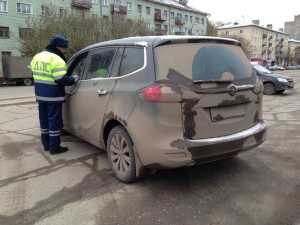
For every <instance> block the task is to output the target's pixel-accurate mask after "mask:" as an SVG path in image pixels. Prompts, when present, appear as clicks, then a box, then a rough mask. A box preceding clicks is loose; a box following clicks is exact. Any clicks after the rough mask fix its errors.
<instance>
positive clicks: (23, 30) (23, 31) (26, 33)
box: [19, 28, 29, 40]
mask: <svg viewBox="0 0 300 225" xmlns="http://www.w3.org/2000/svg"><path fill="white" fill-rule="evenodd" d="M19 37H20V39H23V40H24V39H28V37H29V29H28V28H19Z"/></svg>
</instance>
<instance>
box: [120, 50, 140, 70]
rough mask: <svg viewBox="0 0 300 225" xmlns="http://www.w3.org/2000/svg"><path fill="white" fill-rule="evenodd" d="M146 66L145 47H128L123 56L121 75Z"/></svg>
mask: <svg viewBox="0 0 300 225" xmlns="http://www.w3.org/2000/svg"><path fill="white" fill-rule="evenodd" d="M143 66H144V48H142V47H127V48H125V51H124V54H123V56H122V63H121V68H120V76H123V75H126V74H129V73H132V72H134V71H137V70H138V69H141V68H142V67H143Z"/></svg>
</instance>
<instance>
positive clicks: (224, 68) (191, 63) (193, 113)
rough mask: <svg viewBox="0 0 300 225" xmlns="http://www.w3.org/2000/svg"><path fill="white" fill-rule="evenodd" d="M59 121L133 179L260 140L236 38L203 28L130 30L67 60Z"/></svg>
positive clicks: (249, 78)
mask: <svg viewBox="0 0 300 225" xmlns="http://www.w3.org/2000/svg"><path fill="white" fill-rule="evenodd" d="M68 67H69V71H68V73H69V74H72V75H73V74H77V75H79V77H80V81H79V82H78V83H77V84H76V85H74V86H70V87H66V93H67V102H66V103H65V104H64V108H63V115H64V124H65V127H64V129H65V130H67V131H69V132H71V133H72V134H74V135H76V136H78V137H80V138H82V139H84V140H86V141H87V142H89V143H91V144H93V145H95V146H97V147H99V148H101V149H104V150H106V151H107V154H108V159H109V161H110V164H111V168H112V170H113V173H114V175H115V177H116V178H117V179H119V180H120V181H122V182H126V183H129V182H134V181H136V180H138V179H139V178H141V177H144V176H145V175H147V174H149V173H151V172H152V171H155V170H157V169H170V168H177V167H184V166H192V165H196V164H199V163H204V162H210V161H214V160H220V159H224V158H227V157H231V156H235V155H237V154H238V153H240V152H242V151H244V150H248V149H252V148H254V147H256V146H257V145H259V144H261V143H262V142H263V141H264V140H265V139H266V130H267V127H266V124H265V123H264V121H263V118H262V103H263V92H262V91H263V86H262V83H261V82H260V80H259V79H258V78H257V76H256V72H255V71H254V70H253V68H252V66H251V65H250V62H249V60H248V59H247V57H246V55H245V54H244V52H243V50H242V48H241V45H240V43H239V42H237V41H235V40H232V39H225V38H217V37H202V36H151V37H130V38H124V39H119V40H112V41H107V42H102V43H98V44H94V45H91V46H88V47H86V48H84V49H82V50H81V51H79V52H78V53H77V54H75V55H74V56H73V57H72V58H71V59H70V60H69V62H68Z"/></svg>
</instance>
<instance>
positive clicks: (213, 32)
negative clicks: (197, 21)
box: [206, 20, 218, 36]
mask: <svg viewBox="0 0 300 225" xmlns="http://www.w3.org/2000/svg"><path fill="white" fill-rule="evenodd" d="M206 35H207V36H218V29H217V26H216V25H215V24H214V23H213V22H211V21H209V20H208V22H207V32H206Z"/></svg>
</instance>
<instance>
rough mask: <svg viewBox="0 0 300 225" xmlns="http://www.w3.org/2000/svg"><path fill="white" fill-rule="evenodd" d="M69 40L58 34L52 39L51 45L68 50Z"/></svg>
mask: <svg viewBox="0 0 300 225" xmlns="http://www.w3.org/2000/svg"><path fill="white" fill-rule="evenodd" d="M68 43H69V40H68V39H66V38H65V37H64V36H62V35H61V34H56V35H54V36H53V37H51V39H50V45H53V46H59V47H62V48H68Z"/></svg>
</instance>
